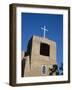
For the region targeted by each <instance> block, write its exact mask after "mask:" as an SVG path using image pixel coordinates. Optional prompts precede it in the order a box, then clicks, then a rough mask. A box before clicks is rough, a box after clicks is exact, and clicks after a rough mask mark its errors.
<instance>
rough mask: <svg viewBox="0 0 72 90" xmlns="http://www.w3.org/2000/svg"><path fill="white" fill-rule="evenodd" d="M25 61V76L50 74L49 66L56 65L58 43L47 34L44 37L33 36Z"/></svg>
mask: <svg viewBox="0 0 72 90" xmlns="http://www.w3.org/2000/svg"><path fill="white" fill-rule="evenodd" d="M44 30H46V29H45V27H44ZM24 62H25V63H24V64H25V66H24V67H25V68H23V70H24V71H23V70H22V71H23V72H24V73H23V75H24V76H26V77H27V76H48V75H49V73H50V71H49V68H51V67H52V66H53V65H56V43H55V42H54V41H52V40H49V39H48V38H45V34H44V37H39V36H33V37H32V38H31V39H30V40H29V43H28V47H27V52H26V55H25V60H24Z"/></svg>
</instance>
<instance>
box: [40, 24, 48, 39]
mask: <svg viewBox="0 0 72 90" xmlns="http://www.w3.org/2000/svg"><path fill="white" fill-rule="evenodd" d="M41 29H42V30H44V38H45V32H46V31H48V30H47V29H46V26H45V25H44V27H43V28H42V27H41Z"/></svg>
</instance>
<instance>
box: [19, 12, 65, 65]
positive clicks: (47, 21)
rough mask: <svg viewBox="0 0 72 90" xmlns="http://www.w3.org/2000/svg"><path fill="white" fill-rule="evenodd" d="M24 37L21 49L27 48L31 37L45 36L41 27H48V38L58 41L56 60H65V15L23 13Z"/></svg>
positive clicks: (59, 61) (58, 61)
mask: <svg viewBox="0 0 72 90" xmlns="http://www.w3.org/2000/svg"><path fill="white" fill-rule="evenodd" d="M21 15H22V16H21V21H22V26H21V27H22V29H21V30H22V35H21V36H22V37H21V44H22V46H21V50H22V51H26V50H27V44H28V41H29V39H30V38H31V37H32V36H33V35H36V36H41V37H43V30H41V27H44V25H45V26H46V27H47V29H48V32H46V38H48V39H50V40H53V41H55V42H56V60H57V63H58V64H60V63H61V62H62V61H63V15H57V14H36V13H22V14H21Z"/></svg>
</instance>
